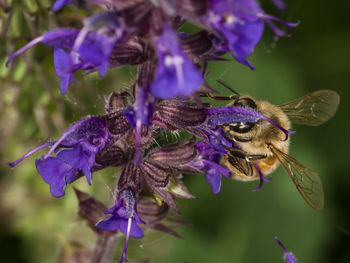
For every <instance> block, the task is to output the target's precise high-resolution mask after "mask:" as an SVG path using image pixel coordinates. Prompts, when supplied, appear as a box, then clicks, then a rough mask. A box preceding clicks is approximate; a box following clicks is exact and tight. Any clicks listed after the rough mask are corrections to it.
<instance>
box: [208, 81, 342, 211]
mask: <svg viewBox="0 0 350 263" xmlns="http://www.w3.org/2000/svg"><path fill="white" fill-rule="evenodd" d="M218 82H219V83H220V84H222V85H224V86H225V87H226V88H229V87H228V86H227V85H226V84H225V83H223V82H222V81H218ZM229 89H230V88H229ZM230 90H231V91H233V92H235V91H234V90H232V89H230ZM208 96H209V97H211V98H213V99H217V100H230V101H231V102H230V103H229V104H228V105H227V106H238V107H245V108H250V109H254V110H256V111H258V112H259V113H261V114H262V115H263V116H265V117H267V118H269V119H270V120H272V122H268V121H266V120H264V119H261V120H259V121H258V122H256V123H250V122H238V123H229V124H225V125H222V126H221V128H222V130H223V132H224V135H225V137H226V138H228V139H229V140H231V141H233V147H232V148H230V149H228V154H227V155H225V156H224V157H223V158H222V160H221V163H222V164H223V165H224V166H226V167H227V168H228V169H229V170H230V171H231V174H232V178H233V179H237V180H241V181H252V180H257V179H260V185H259V187H261V185H262V182H263V180H266V179H265V177H264V176H266V175H268V174H270V173H272V172H273V171H274V170H276V168H277V167H278V166H279V165H282V167H283V168H284V170H285V171H286V172H287V173H288V175H289V176H290V178H291V179H292V181H293V183H294V185H295V186H296V188H297V189H298V191H299V193H300V194H301V196H302V197H303V198H304V200H305V201H306V202H307V203H308V204H309V205H310V206H311V207H312V208H314V209H315V210H320V209H322V208H323V205H324V198H323V188H322V182H321V180H320V178H319V177H318V175H317V174H316V173H315V172H314V171H312V170H310V169H308V168H307V167H305V166H304V165H303V164H301V163H300V162H299V161H297V160H296V159H295V158H293V157H292V156H290V155H288V149H289V140H288V139H287V138H286V134H285V132H284V131H286V130H289V129H290V128H291V123H294V124H301V125H309V126H318V125H321V124H322V123H324V122H326V121H328V120H329V119H330V118H332V117H333V115H334V114H335V112H336V111H337V108H338V105H339V95H338V94H337V93H336V92H335V91H332V90H318V91H315V92H312V93H309V94H307V95H305V96H303V97H300V98H298V99H295V100H293V101H291V102H287V103H285V104H282V105H278V106H277V105H273V104H271V103H270V102H268V101H263V100H255V99H253V98H252V97H250V96H247V95H240V94H238V93H237V92H235V94H234V95H231V96H229V97H221V96H212V95H210V94H209V95H208ZM283 130H284V131H283ZM259 187H258V188H259Z"/></svg>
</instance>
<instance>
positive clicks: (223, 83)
mask: <svg viewBox="0 0 350 263" xmlns="http://www.w3.org/2000/svg"><path fill="white" fill-rule="evenodd" d="M216 81H217V82H218V83H219V84H221V85H222V86H223V87H225V88H226V89H228V90H229V91H231V92H233V93H234V94H236V95H239V93H238V92H237V91H235V90H234V89H232V88H231V87H230V86H229V85H227V83H225V82H223V81H222V80H221V79H217V80H216Z"/></svg>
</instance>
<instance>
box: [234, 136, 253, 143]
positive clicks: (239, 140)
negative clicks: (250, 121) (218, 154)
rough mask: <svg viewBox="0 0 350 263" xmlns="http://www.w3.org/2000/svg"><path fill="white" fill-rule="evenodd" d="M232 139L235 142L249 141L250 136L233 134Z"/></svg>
mask: <svg viewBox="0 0 350 263" xmlns="http://www.w3.org/2000/svg"><path fill="white" fill-rule="evenodd" d="M233 139H234V140H235V141H237V142H250V141H251V140H252V137H243V136H233Z"/></svg>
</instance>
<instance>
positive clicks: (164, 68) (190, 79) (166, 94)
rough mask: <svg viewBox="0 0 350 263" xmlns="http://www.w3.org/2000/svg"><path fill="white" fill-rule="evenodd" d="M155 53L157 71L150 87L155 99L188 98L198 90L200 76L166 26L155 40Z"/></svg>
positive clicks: (200, 82)
mask: <svg viewBox="0 0 350 263" xmlns="http://www.w3.org/2000/svg"><path fill="white" fill-rule="evenodd" d="M157 53H158V69H157V73H156V76H155V79H154V81H153V84H152V86H151V91H152V93H153V95H154V96H155V97H158V98H161V99H168V98H174V97H177V96H181V97H188V96H190V95H191V94H192V93H194V92H195V91H196V90H197V89H199V87H200V86H201V84H202V83H203V77H202V74H201V73H200V72H199V71H198V70H197V69H196V67H195V66H194V65H193V64H192V62H191V61H190V60H189V59H188V57H187V56H186V55H185V54H184V52H183V51H182V49H181V44H180V41H179V39H178V37H177V35H176V33H175V32H174V31H173V29H172V28H171V27H170V26H168V25H166V24H165V25H164V28H163V33H162V35H161V36H160V37H159V38H158V40H157Z"/></svg>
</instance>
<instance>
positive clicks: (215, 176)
mask: <svg viewBox="0 0 350 263" xmlns="http://www.w3.org/2000/svg"><path fill="white" fill-rule="evenodd" d="M205 179H206V180H207V182H208V183H209V185H210V187H211V190H212V191H213V194H215V195H217V194H218V193H219V192H220V189H221V175H220V174H219V173H218V172H217V171H215V169H209V170H208V171H207V172H206V174H205Z"/></svg>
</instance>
